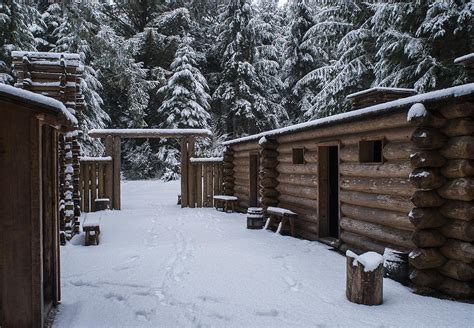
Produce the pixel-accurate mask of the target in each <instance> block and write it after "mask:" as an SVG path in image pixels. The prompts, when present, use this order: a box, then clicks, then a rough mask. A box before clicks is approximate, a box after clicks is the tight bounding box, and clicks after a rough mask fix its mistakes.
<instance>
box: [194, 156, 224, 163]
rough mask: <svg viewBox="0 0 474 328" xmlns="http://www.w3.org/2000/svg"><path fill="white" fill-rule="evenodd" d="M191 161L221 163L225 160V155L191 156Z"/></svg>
mask: <svg viewBox="0 0 474 328" xmlns="http://www.w3.org/2000/svg"><path fill="white" fill-rule="evenodd" d="M189 161H190V162H191V163H220V162H222V161H224V158H223V157H191V158H190V159H189Z"/></svg>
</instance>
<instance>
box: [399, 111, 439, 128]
mask: <svg viewBox="0 0 474 328" xmlns="http://www.w3.org/2000/svg"><path fill="white" fill-rule="evenodd" d="M408 122H410V124H412V125H413V126H425V127H426V126H429V127H441V126H443V125H444V124H445V123H446V119H445V118H444V117H442V116H439V115H437V114H436V113H433V112H430V111H426V112H425V114H424V115H413V116H410V113H409V114H408Z"/></svg>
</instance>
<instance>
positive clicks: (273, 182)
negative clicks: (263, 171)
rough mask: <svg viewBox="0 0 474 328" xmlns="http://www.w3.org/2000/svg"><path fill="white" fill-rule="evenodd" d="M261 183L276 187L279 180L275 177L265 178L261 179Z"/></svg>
mask: <svg viewBox="0 0 474 328" xmlns="http://www.w3.org/2000/svg"><path fill="white" fill-rule="evenodd" d="M260 185H261V186H263V187H265V188H275V187H276V186H278V180H277V179H274V178H264V179H262V180H261V181H260Z"/></svg>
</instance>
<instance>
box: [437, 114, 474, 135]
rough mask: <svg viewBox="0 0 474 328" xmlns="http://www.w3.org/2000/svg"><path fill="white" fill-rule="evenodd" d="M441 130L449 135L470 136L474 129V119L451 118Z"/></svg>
mask: <svg viewBox="0 0 474 328" xmlns="http://www.w3.org/2000/svg"><path fill="white" fill-rule="evenodd" d="M441 131H443V133H444V134H445V135H447V136H449V137H458V136H468V135H470V134H472V131H474V121H473V120H472V118H471V119H468V118H459V119H454V120H449V121H448V122H447V123H446V125H445V126H443V128H442V129H441Z"/></svg>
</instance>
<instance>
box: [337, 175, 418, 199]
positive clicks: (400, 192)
mask: <svg viewBox="0 0 474 328" xmlns="http://www.w3.org/2000/svg"><path fill="white" fill-rule="evenodd" d="M340 187H341V189H343V190H347V191H363V192H372V193H377V194H385V195H396V196H411V195H412V194H413V192H414V191H415V188H414V187H413V186H412V185H411V184H410V181H409V180H408V179H402V178H353V177H341V181H340Z"/></svg>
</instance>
